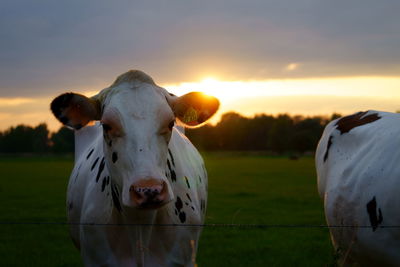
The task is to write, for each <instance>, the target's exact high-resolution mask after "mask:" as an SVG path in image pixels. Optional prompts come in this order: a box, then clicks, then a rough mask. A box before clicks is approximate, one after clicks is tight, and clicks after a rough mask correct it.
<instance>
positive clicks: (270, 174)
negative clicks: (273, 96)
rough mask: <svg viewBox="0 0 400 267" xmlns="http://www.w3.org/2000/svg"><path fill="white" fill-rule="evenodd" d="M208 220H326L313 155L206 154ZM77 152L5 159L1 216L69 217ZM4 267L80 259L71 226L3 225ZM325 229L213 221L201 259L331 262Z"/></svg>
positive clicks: (210, 262) (216, 262)
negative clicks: (293, 157)
mask: <svg viewBox="0 0 400 267" xmlns="http://www.w3.org/2000/svg"><path fill="white" fill-rule="evenodd" d="M204 159H205V161H206V166H207V170H208V173H209V202H208V210H207V221H206V222H207V223H228V224H231V223H234V224H271V225H281V224H283V225H285V224H291V225H292V224H300V225H319V224H324V223H325V221H324V216H323V208H322V202H321V200H320V199H319V197H318V193H317V187H316V177H315V171H314V162H313V159H312V158H302V159H300V160H297V161H291V160H288V159H286V158H279V157H262V156H256V155H253V156H246V155H239V154H229V153H205V154H204ZM72 166H73V161H72V159H71V158H46V157H44V158H0V170H1V175H0V179H1V183H0V208H1V212H0V221H1V222H32V221H46V222H65V220H66V219H65V191H66V187H67V179H68V177H69V173H70V171H71V169H72ZM0 255H1V260H0V264H1V265H2V266H80V265H82V263H81V259H80V256H79V253H78V251H77V250H76V249H75V248H74V246H73V244H72V242H71V240H70V238H69V234H68V227H67V226H65V225H0ZM333 258H334V256H333V250H332V246H331V244H330V241H329V233H328V230H327V229H324V228H251V227H240V228H235V227H231V228H223V227H206V228H205V229H204V230H203V234H202V236H201V239H200V245H199V251H198V255H197V262H198V264H199V266H326V265H330V264H333V263H334V259H333Z"/></svg>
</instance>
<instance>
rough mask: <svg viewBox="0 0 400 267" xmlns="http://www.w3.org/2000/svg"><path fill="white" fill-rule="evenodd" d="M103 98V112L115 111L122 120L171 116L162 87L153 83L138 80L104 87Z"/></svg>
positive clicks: (160, 118)
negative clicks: (104, 94) (104, 93)
mask: <svg viewBox="0 0 400 267" xmlns="http://www.w3.org/2000/svg"><path fill="white" fill-rule="evenodd" d="M106 90H107V92H106V94H107V95H106V96H105V97H104V98H103V113H104V112H107V111H108V110H114V111H117V112H118V113H119V114H120V115H119V117H120V118H121V119H123V120H127V119H128V120H132V119H133V120H135V119H139V120H146V119H151V120H152V121H153V122H154V123H156V124H157V121H163V120H164V118H166V117H171V116H173V112H172V110H171V108H170V106H169V105H168V102H167V99H166V97H165V95H164V90H165V89H163V88H160V87H158V86H157V85H155V84H150V83H144V82H141V81H138V80H134V81H130V82H123V83H120V84H117V85H116V86H113V87H110V88H108V89H106ZM152 124H153V123H152Z"/></svg>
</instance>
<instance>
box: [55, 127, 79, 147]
mask: <svg viewBox="0 0 400 267" xmlns="http://www.w3.org/2000/svg"><path fill="white" fill-rule="evenodd" d="M51 143H52V151H53V152H54V153H73V152H74V131H72V130H70V129H68V128H66V127H61V128H60V129H59V130H58V132H56V133H53V134H52V135H51Z"/></svg>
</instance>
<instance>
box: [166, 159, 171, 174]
mask: <svg viewBox="0 0 400 267" xmlns="http://www.w3.org/2000/svg"><path fill="white" fill-rule="evenodd" d="M167 166H168V170H169V172H171V170H172V169H171V163H169V159H167Z"/></svg>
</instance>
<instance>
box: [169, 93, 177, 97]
mask: <svg viewBox="0 0 400 267" xmlns="http://www.w3.org/2000/svg"><path fill="white" fill-rule="evenodd" d="M168 94H169V95H170V96H176V95H174V94H171V93H168Z"/></svg>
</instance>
